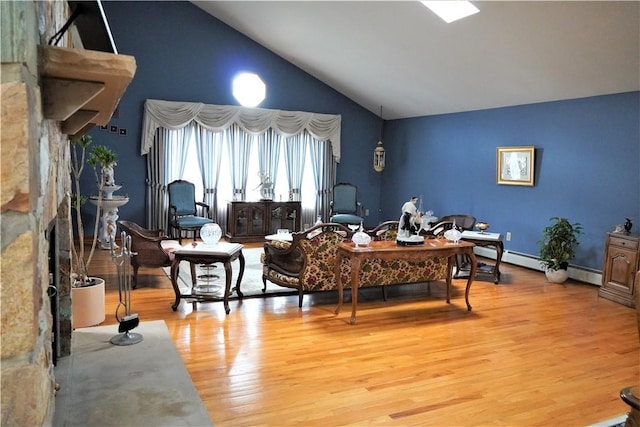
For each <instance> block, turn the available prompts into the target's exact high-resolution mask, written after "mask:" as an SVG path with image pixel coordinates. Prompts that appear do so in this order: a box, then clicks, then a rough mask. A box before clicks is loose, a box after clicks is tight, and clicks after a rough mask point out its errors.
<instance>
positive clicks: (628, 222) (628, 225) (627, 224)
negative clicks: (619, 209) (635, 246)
mask: <svg viewBox="0 0 640 427" xmlns="http://www.w3.org/2000/svg"><path fill="white" fill-rule="evenodd" d="M632 227H633V223H632V222H631V218H627V220H626V221H625V223H624V230H625V231H626V232H627V233H631V228H632Z"/></svg>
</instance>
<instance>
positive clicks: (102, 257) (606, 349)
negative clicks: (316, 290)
mask: <svg viewBox="0 0 640 427" xmlns="http://www.w3.org/2000/svg"><path fill="white" fill-rule="evenodd" d="M249 246H251V245H249ZM257 246H260V245H253V247H257ZM115 271H116V270H115V266H114V264H113V263H112V262H111V259H110V258H109V256H108V252H107V251H100V253H99V254H98V256H97V258H96V259H95V260H94V263H93V264H92V274H95V275H96V276H101V277H104V278H105V279H106V280H107V281H110V280H113V281H114V282H113V283H117V280H116V275H115ZM502 273H503V275H502V281H501V283H500V285H494V284H493V282H492V281H491V279H490V278H489V277H481V278H480V279H481V280H476V281H475V282H474V283H473V285H472V287H471V293H470V301H471V304H472V306H473V311H471V312H468V311H467V310H466V306H465V304H464V284H465V281H464V280H461V279H460V280H455V281H454V284H455V286H454V287H455V291H454V293H453V297H452V301H451V304H450V305H448V304H446V302H445V300H444V286H443V285H442V284H439V283H437V282H436V283H433V284H432V285H431V291H430V293H429V292H428V289H427V287H426V285H420V286H409V287H406V286H402V287H399V286H396V287H391V288H389V298H388V300H387V301H386V302H385V301H382V298H381V294H380V292H379V290H377V289H374V291H375V292H369V293H368V294H367V295H365V296H362V295H363V294H362V293H361V294H360V295H361V298H359V305H358V322H357V324H355V325H350V324H349V323H348V321H349V315H350V307H348V306H347V307H345V308H344V309H343V310H342V313H341V314H340V315H338V316H336V315H334V314H333V310H334V308H335V305H336V301H337V296H336V294H335V293H323V294H315V295H306V296H305V299H304V305H303V307H302V309H299V308H298V304H297V296H292V297H274V298H267V299H261V298H253V299H245V300H244V301H242V302H240V301H232V302H231V303H230V306H231V313H230V314H229V315H228V316H226V315H225V313H224V310H223V307H222V303H220V302H214V303H200V304H197V305H196V307H195V309H194V306H193V305H192V304H191V303H185V302H184V301H183V302H182V303H181V304H180V306H179V307H178V310H177V311H175V312H174V311H172V310H171V307H170V305H171V303H172V302H173V297H174V294H173V290H172V289H170V288H169V287H170V285H169V279H168V278H167V277H166V276H165V275H164V273H163V272H162V270H161V269H145V268H143V269H141V270H140V284H139V288H138V289H136V290H134V291H133V292H132V308H133V311H134V312H137V313H138V314H139V316H140V320H141V321H151V320H159V319H162V320H164V321H165V322H166V323H167V326H168V327H169V330H170V332H171V334H172V336H173V339H174V341H175V344H176V346H177V348H178V351H179V352H180V354H181V356H182V359H183V361H184V364H185V366H186V368H187V370H188V372H189V374H190V375H191V378H192V379H193V382H194V384H195V387H196V389H197V390H198V392H199V394H200V397H201V398H202V400H203V401H204V403H205V405H206V407H207V409H208V410H209V413H210V414H211V419H212V421H213V422H214V424H215V425H216V426H218V427H222V426H258V425H261V426H285V425H299V426H338V425H351V426H363V425H384V426H409V425H415V426H492V425H508V426H585V425H589V424H591V423H595V422H598V421H602V420H605V419H609V418H612V417H615V416H619V415H622V414H624V413H626V412H627V410H628V408H627V406H626V405H625V404H624V402H622V400H621V399H620V397H619V392H620V390H621V389H622V388H624V387H626V386H629V385H633V384H639V383H640V368H639V365H640V344H639V338H638V329H637V324H636V317H635V316H636V312H635V310H634V309H631V308H628V307H625V306H622V305H620V304H617V303H614V302H612V301H608V300H606V299H603V298H599V297H598V287H597V286H593V285H589V284H584V283H580V282H575V281H568V282H567V283H565V284H561V285H559V284H551V283H547V282H546V280H545V277H544V274H542V273H540V272H536V271H532V270H527V269H524V268H520V267H517V266H513V265H509V264H503V267H502ZM370 291H371V290H370ZM347 295H348V293H347ZM347 298H348V297H347ZM117 302H118V292H117V291H116V290H109V291H107V320H106V321H105V323H104V324H105V325H106V324H115V323H116V320H115V317H114V313H115V309H116V305H117ZM149 357H150V358H153V357H162V354H150V355H149Z"/></svg>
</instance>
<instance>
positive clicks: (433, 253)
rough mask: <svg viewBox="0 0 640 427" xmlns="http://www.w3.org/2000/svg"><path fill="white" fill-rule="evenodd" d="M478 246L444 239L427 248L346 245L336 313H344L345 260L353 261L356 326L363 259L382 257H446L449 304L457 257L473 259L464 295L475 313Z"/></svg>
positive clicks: (337, 270) (429, 243) (432, 241)
mask: <svg viewBox="0 0 640 427" xmlns="http://www.w3.org/2000/svg"><path fill="white" fill-rule="evenodd" d="M474 246H475V245H474V244H473V243H471V242H463V241H460V242H458V243H453V242H447V241H444V240H440V239H429V240H426V241H425V243H424V244H423V245H415V246H398V245H397V244H396V242H394V241H385V240H382V241H374V242H371V243H370V244H369V246H367V247H355V245H354V244H353V242H344V243H342V244H341V245H340V246H339V247H338V252H337V254H336V263H335V275H336V282H337V285H338V306H337V307H336V310H335V314H339V313H340V309H341V308H342V302H343V293H344V289H343V288H344V284H343V283H342V277H341V275H340V266H341V265H342V259H343V258H349V261H350V262H351V319H350V323H351V324H352V325H353V324H354V323H356V310H357V307H358V288H359V287H360V265H361V264H362V260H363V259H368V258H380V259H384V260H392V259H403V260H407V261H421V260H423V259H425V258H428V257H443V258H447V260H448V267H447V269H448V271H447V303H450V301H451V275H452V269H453V264H454V263H455V261H454V259H455V257H456V255H465V256H468V257H469V259H471V275H469V278H468V279H467V287H466V289H465V292H464V300H465V302H466V303H467V310H469V311H471V304H469V289H470V288H471V283H472V282H473V278H474V276H475V274H476V256H475V254H474V253H473V248H474Z"/></svg>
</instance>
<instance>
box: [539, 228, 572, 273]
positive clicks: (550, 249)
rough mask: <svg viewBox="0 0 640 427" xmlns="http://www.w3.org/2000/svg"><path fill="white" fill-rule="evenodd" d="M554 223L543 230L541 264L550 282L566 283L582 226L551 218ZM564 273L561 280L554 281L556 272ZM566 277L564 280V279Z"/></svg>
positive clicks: (540, 243)
mask: <svg viewBox="0 0 640 427" xmlns="http://www.w3.org/2000/svg"><path fill="white" fill-rule="evenodd" d="M550 221H552V223H551V224H550V225H548V226H546V227H545V228H544V230H542V239H541V240H540V241H539V242H538V244H539V246H540V256H539V258H540V264H541V265H542V266H543V267H544V270H545V273H546V274H547V279H549V281H559V282H560V283H562V282H564V281H565V280H566V279H567V275H566V270H567V267H568V266H569V260H570V259H572V258H573V257H574V256H575V249H576V246H578V244H579V241H578V236H579V235H580V234H581V233H582V225H581V224H580V223H578V222H574V223H570V222H569V220H568V219H567V218H560V217H553V218H550ZM556 271H558V272H560V271H564V273H563V274H562V273H561V274H560V276H561V277H560V280H552V279H551V278H550V276H552V275H553V274H554V272H556ZM562 276H564V279H562Z"/></svg>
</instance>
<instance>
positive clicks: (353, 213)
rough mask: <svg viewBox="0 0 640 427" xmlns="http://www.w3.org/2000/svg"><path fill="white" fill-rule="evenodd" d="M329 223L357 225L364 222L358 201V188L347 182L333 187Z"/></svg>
mask: <svg viewBox="0 0 640 427" xmlns="http://www.w3.org/2000/svg"><path fill="white" fill-rule="evenodd" d="M332 197H333V200H331V203H330V208H331V218H330V219H329V221H330V222H335V223H339V224H346V225H359V224H361V223H362V222H363V221H364V218H363V217H362V212H361V211H362V205H361V204H360V202H359V201H358V187H356V186H355V185H353V184H350V183H348V182H340V183H338V184H336V185H334V186H333V191H332Z"/></svg>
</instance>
